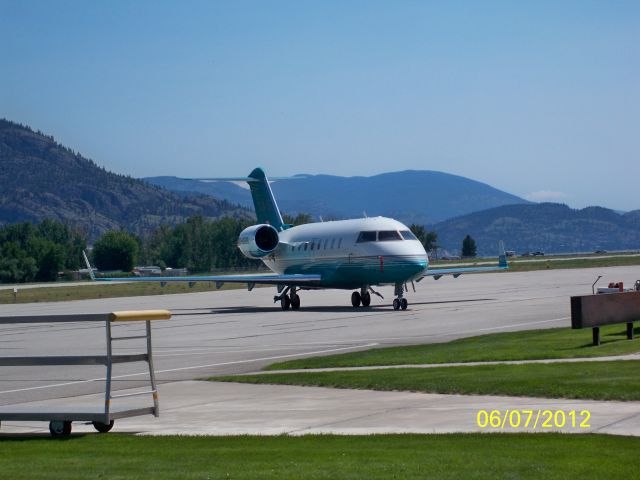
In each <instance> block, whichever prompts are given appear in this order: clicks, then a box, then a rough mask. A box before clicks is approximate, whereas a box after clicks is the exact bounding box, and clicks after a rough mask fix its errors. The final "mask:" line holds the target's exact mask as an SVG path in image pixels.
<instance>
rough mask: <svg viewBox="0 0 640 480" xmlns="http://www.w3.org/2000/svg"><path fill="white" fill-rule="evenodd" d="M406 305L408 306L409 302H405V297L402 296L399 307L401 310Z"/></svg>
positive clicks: (404, 308) (405, 307)
mask: <svg viewBox="0 0 640 480" xmlns="http://www.w3.org/2000/svg"><path fill="white" fill-rule="evenodd" d="M408 306H409V302H407V299H406V298H403V299H402V300H400V308H401V309H402V310H406V309H407V307H408Z"/></svg>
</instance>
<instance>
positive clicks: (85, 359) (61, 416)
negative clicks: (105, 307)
mask: <svg viewBox="0 0 640 480" xmlns="http://www.w3.org/2000/svg"><path fill="white" fill-rule="evenodd" d="M170 318H171V312H169V311H168V310H136V311H121V312H112V313H106V314H105V313H99V314H79V315H39V316H15V317H0V325H3V324H16V323H55V322H104V324H105V328H106V355H76V356H31V357H15V356H14V357H0V366H2V367H12V366H14V367H15V366H60V365H104V366H105V367H106V376H105V396H104V409H100V410H99V411H96V410H93V409H80V408H75V409H74V408H71V407H70V408H69V409H68V410H67V409H64V410H62V409H60V410H53V409H44V408H40V407H35V408H33V407H32V408H27V407H21V406H20V405H8V406H0V422H1V421H3V420H5V421H49V431H50V432H51V435H52V436H54V437H56V436H65V435H69V434H70V433H71V422H74V421H82V422H91V423H92V424H93V426H94V427H95V429H96V430H97V431H99V432H102V433H105V432H108V431H109V430H111V428H112V427H113V423H114V420H116V419H119V418H127V417H134V416H138V415H146V414H152V415H154V416H155V417H157V416H159V414H160V410H159V404H158V390H157V387H156V380H155V373H154V369H153V358H152V349H151V321H152V320H169V319H170ZM134 321H144V322H145V323H146V329H145V333H144V334H143V335H131V336H120V337H114V336H113V335H112V328H111V326H112V323H114V322H134ZM134 339H145V340H146V351H145V352H144V353H136V354H126V355H124V354H117V355H114V354H113V348H112V345H113V342H115V341H121V340H134ZM127 362H147V364H148V366H149V383H150V386H151V389H150V390H145V391H141V392H134V393H125V394H120V395H113V394H112V392H111V375H112V370H113V364H115V363H127ZM136 395H151V396H152V399H153V405H152V406H148V407H143V408H135V409H129V410H126V409H118V408H114V407H112V406H111V401H112V400H114V399H118V398H123V397H132V396H136Z"/></svg>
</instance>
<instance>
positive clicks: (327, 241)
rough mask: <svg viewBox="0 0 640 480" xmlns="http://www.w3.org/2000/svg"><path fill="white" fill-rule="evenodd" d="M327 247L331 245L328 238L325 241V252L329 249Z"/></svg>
mask: <svg viewBox="0 0 640 480" xmlns="http://www.w3.org/2000/svg"><path fill="white" fill-rule="evenodd" d="M327 245H329V239H328V238H325V239H324V249H325V250H326V249H327Z"/></svg>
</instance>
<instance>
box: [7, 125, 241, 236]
mask: <svg viewBox="0 0 640 480" xmlns="http://www.w3.org/2000/svg"><path fill="white" fill-rule="evenodd" d="M192 215H202V216H205V217H210V218H218V217H221V216H225V215H230V216H236V217H240V218H247V219H248V218H252V217H253V214H252V213H251V212H250V211H248V210H246V209H243V208H240V207H238V206H235V205H232V204H230V203H228V202H226V201H222V200H217V199H213V198H211V197H207V196H202V195H190V196H188V197H186V198H183V197H181V196H179V195H176V194H174V193H171V192H169V191H167V190H164V189H162V188H159V187H157V186H155V185H151V184H149V183H147V182H144V181H142V180H138V179H134V178H131V177H126V176H123V175H117V174H115V173H111V172H109V171H107V170H105V169H104V168H102V167H99V166H98V165H96V164H95V163H94V162H92V161H91V160H88V159H86V158H84V157H82V156H81V155H80V154H78V153H75V152H74V151H72V150H71V149H69V148H66V147H64V146H62V145H60V144H58V143H57V142H56V141H55V140H54V139H53V137H51V136H47V135H44V134H43V133H41V132H35V131H33V130H31V129H30V128H29V127H26V126H23V125H19V124H17V123H13V122H10V121H8V120H4V119H0V224H6V223H13V222H17V221H23V220H27V221H34V222H39V221H41V220H43V219H44V218H53V219H56V220H60V221H64V222H66V223H68V224H70V225H72V226H75V227H78V228H81V229H83V230H84V231H86V232H87V234H88V235H89V237H90V238H95V237H97V236H98V235H100V234H101V233H102V232H104V231H106V230H110V229H119V228H123V229H126V230H128V231H132V232H136V233H142V232H146V231H149V230H150V229H151V228H153V227H155V226H157V225H159V224H160V223H170V224H177V223H181V222H183V221H185V220H186V219H187V218H188V217H189V216H192Z"/></svg>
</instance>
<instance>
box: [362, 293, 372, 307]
mask: <svg viewBox="0 0 640 480" xmlns="http://www.w3.org/2000/svg"><path fill="white" fill-rule="evenodd" d="M361 297H362V306H363V307H368V306H369V305H371V294H370V293H369V292H364V295H361Z"/></svg>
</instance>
